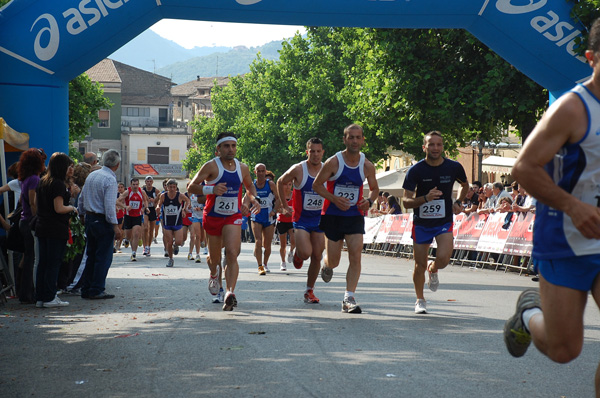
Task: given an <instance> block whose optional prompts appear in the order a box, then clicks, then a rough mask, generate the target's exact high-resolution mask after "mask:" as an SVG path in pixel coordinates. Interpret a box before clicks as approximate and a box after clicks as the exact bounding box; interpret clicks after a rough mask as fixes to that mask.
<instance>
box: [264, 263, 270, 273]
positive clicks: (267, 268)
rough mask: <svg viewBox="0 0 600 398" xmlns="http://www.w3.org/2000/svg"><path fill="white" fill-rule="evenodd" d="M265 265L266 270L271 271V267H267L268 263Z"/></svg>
mask: <svg viewBox="0 0 600 398" xmlns="http://www.w3.org/2000/svg"><path fill="white" fill-rule="evenodd" d="M264 267H265V271H267V272H271V270H270V269H269V267H267V264H265V265H264Z"/></svg>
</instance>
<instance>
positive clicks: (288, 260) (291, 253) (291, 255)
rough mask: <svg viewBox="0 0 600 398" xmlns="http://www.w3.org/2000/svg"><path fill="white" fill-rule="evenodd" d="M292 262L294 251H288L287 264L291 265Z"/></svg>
mask: <svg viewBox="0 0 600 398" xmlns="http://www.w3.org/2000/svg"><path fill="white" fill-rule="evenodd" d="M293 261H294V251H293V250H292V249H290V251H289V252H288V254H287V262H288V263H292V262H293Z"/></svg>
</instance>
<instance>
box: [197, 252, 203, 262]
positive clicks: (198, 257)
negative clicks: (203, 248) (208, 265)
mask: <svg viewBox="0 0 600 398" xmlns="http://www.w3.org/2000/svg"><path fill="white" fill-rule="evenodd" d="M196 262H197V263H201V262H202V259H201V258H200V255H199V254H196Z"/></svg>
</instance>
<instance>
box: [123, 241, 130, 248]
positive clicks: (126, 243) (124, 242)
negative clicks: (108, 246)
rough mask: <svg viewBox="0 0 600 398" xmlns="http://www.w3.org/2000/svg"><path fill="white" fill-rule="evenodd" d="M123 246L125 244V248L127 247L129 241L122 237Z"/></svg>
mask: <svg viewBox="0 0 600 398" xmlns="http://www.w3.org/2000/svg"><path fill="white" fill-rule="evenodd" d="M123 246H125V249H127V248H128V247H129V241H128V240H127V239H123Z"/></svg>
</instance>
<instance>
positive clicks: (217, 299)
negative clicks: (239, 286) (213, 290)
mask: <svg viewBox="0 0 600 398" xmlns="http://www.w3.org/2000/svg"><path fill="white" fill-rule="evenodd" d="M224 295H225V292H224V291H223V288H220V289H219V293H218V294H217V295H216V296H212V297H211V301H212V302H213V303H215V304H218V303H222V302H223V296H224Z"/></svg>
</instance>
